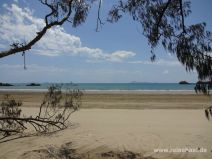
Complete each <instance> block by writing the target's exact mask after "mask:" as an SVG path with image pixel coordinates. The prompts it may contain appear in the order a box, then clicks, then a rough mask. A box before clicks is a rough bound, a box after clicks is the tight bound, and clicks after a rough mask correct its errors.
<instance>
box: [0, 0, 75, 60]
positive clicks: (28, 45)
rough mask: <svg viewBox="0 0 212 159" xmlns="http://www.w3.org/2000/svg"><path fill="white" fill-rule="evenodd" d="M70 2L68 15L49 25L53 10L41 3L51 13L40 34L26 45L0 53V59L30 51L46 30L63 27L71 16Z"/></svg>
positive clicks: (46, 18)
mask: <svg viewBox="0 0 212 159" xmlns="http://www.w3.org/2000/svg"><path fill="white" fill-rule="evenodd" d="M71 2H72V1H69V3H68V6H69V11H68V13H67V14H66V16H65V17H64V18H63V19H61V20H60V21H54V22H51V23H49V24H48V16H50V15H53V14H54V9H52V7H50V5H49V4H47V3H45V2H43V1H41V3H43V4H45V5H47V6H49V7H50V8H51V9H52V12H51V13H50V14H48V15H47V16H46V17H45V22H46V25H45V27H44V28H43V29H42V30H41V31H40V32H38V33H37V36H36V37H34V39H32V40H31V41H30V42H28V43H27V44H25V45H22V46H17V47H14V48H12V49H10V50H7V51H2V52H0V58H3V57H6V56H9V55H13V54H16V53H18V52H24V51H27V50H30V49H31V48H32V46H33V45H34V44H36V43H37V42H38V41H39V40H40V39H41V38H42V37H43V36H44V35H45V34H46V32H47V30H48V29H50V28H52V27H53V26H57V25H59V26H61V25H63V23H64V22H65V21H66V20H68V18H69V17H70V15H71Z"/></svg>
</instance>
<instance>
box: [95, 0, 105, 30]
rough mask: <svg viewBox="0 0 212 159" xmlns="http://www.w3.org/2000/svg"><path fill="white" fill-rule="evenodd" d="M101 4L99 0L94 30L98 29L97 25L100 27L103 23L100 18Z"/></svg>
mask: <svg viewBox="0 0 212 159" xmlns="http://www.w3.org/2000/svg"><path fill="white" fill-rule="evenodd" d="M101 5H102V0H99V6H98V14H97V19H96V32H98V31H99V25H100V27H101V26H102V25H104V23H102V20H101V18H100V11H101Z"/></svg>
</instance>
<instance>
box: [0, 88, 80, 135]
mask: <svg viewBox="0 0 212 159" xmlns="http://www.w3.org/2000/svg"><path fill="white" fill-rule="evenodd" d="M82 95H83V93H82V92H81V91H80V90H79V89H76V88H72V89H68V90H66V91H65V92H64V93H63V92H62V90H61V86H57V85H53V86H51V87H49V89H48V92H47V93H46V94H45V96H44V99H43V102H42V104H41V105H40V108H39V112H38V115H37V116H35V117H33V116H26V115H22V114H21V112H22V110H21V105H22V103H21V102H17V101H16V100H15V99H14V98H12V97H10V96H8V95H6V96H5V98H4V100H3V101H2V103H1V105H0V135H1V137H2V138H5V137H8V136H11V135H15V134H19V133H23V132H24V130H26V129H28V127H29V126H31V127H32V128H34V130H35V131H36V132H40V133H48V132H52V131H55V130H62V129H65V128H67V124H68V119H69V117H70V115H71V114H72V113H73V112H75V111H76V110H78V109H79V107H80V105H81V97H82Z"/></svg>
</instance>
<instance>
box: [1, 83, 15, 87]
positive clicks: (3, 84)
mask: <svg viewBox="0 0 212 159" xmlns="http://www.w3.org/2000/svg"><path fill="white" fill-rule="evenodd" d="M0 86H13V85H12V84H9V83H0Z"/></svg>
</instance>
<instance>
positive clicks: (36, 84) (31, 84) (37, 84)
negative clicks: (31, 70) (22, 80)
mask: <svg viewBox="0 0 212 159" xmlns="http://www.w3.org/2000/svg"><path fill="white" fill-rule="evenodd" d="M40 85H41V84H39V83H30V84H27V85H26V86H33V87H34V86H40Z"/></svg>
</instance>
